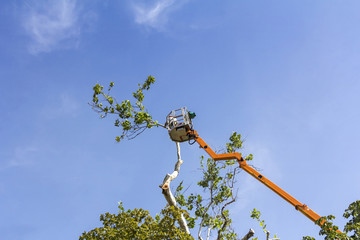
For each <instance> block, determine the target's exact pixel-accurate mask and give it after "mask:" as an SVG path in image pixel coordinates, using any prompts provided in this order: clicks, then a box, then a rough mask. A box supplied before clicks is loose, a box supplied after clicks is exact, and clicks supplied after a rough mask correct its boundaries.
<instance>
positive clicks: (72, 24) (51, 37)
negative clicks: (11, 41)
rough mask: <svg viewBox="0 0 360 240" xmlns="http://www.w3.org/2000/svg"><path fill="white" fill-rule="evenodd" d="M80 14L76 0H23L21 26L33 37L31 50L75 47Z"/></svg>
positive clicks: (38, 51)
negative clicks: (23, 14) (23, 10)
mask: <svg viewBox="0 0 360 240" xmlns="http://www.w3.org/2000/svg"><path fill="white" fill-rule="evenodd" d="M80 14H81V11H80V8H79V7H78V4H77V1H76V0H40V1H31V2H26V7H25V17H24V27H25V29H26V32H27V33H28V34H29V36H30V37H31V39H32V41H31V43H30V45H29V50H30V52H31V53H32V54H37V53H40V52H50V51H52V50H54V49H57V48H73V47H77V45H78V42H79V37H80V33H81V27H82V24H81V21H80Z"/></svg>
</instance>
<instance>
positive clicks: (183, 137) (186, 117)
mask: <svg viewBox="0 0 360 240" xmlns="http://www.w3.org/2000/svg"><path fill="white" fill-rule="evenodd" d="M195 116H196V114H195V113H194V112H189V111H188V110H187V109H186V107H183V108H180V109H176V110H172V111H171V112H170V113H169V114H168V115H167V116H166V123H165V126H166V128H167V129H168V132H169V136H170V139H171V140H172V141H174V142H185V141H189V140H191V139H192V137H191V136H189V135H188V132H189V131H192V130H193V125H192V121H191V119H192V118H194V117H195Z"/></svg>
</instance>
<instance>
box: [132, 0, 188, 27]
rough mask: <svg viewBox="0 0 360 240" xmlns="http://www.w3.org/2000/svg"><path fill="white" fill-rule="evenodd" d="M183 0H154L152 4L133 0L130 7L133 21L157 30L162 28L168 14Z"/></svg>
mask: <svg viewBox="0 0 360 240" xmlns="http://www.w3.org/2000/svg"><path fill="white" fill-rule="evenodd" d="M184 2H185V1H178V2H176V1H175V0H156V1H155V2H154V4H153V5H151V6H149V5H145V4H143V3H142V2H139V1H133V2H132V3H133V4H132V7H133V10H134V13H135V22H136V23H138V24H141V25H145V26H147V27H151V28H154V29H157V30H163V29H164V27H165V24H166V23H167V21H168V17H169V14H170V13H171V12H172V11H174V10H175V9H177V8H178V7H179V6H180V3H184Z"/></svg>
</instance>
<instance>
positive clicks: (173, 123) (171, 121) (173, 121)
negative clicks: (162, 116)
mask: <svg viewBox="0 0 360 240" xmlns="http://www.w3.org/2000/svg"><path fill="white" fill-rule="evenodd" d="M168 123H169V129H172V128H174V127H176V125H177V119H176V117H173V116H172V115H169V120H168V121H167V122H166V123H165V127H166V126H167V125H168Z"/></svg>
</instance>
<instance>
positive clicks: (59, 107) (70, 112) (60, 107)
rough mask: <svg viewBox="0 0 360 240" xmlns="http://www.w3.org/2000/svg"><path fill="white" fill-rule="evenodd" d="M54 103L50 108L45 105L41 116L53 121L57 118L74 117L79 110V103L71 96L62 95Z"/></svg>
mask: <svg viewBox="0 0 360 240" xmlns="http://www.w3.org/2000/svg"><path fill="white" fill-rule="evenodd" d="M55 101H56V102H54V103H52V104H51V106H49V105H47V106H46V107H45V108H44V109H43V110H42V112H41V114H42V115H43V116H44V117H46V118H48V119H54V118H59V117H64V116H66V117H76V116H77V113H78V111H79V108H80V104H79V102H78V101H77V100H76V99H75V98H74V97H72V96H70V95H68V94H66V93H63V94H60V96H59V97H58V98H57V99H55Z"/></svg>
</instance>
